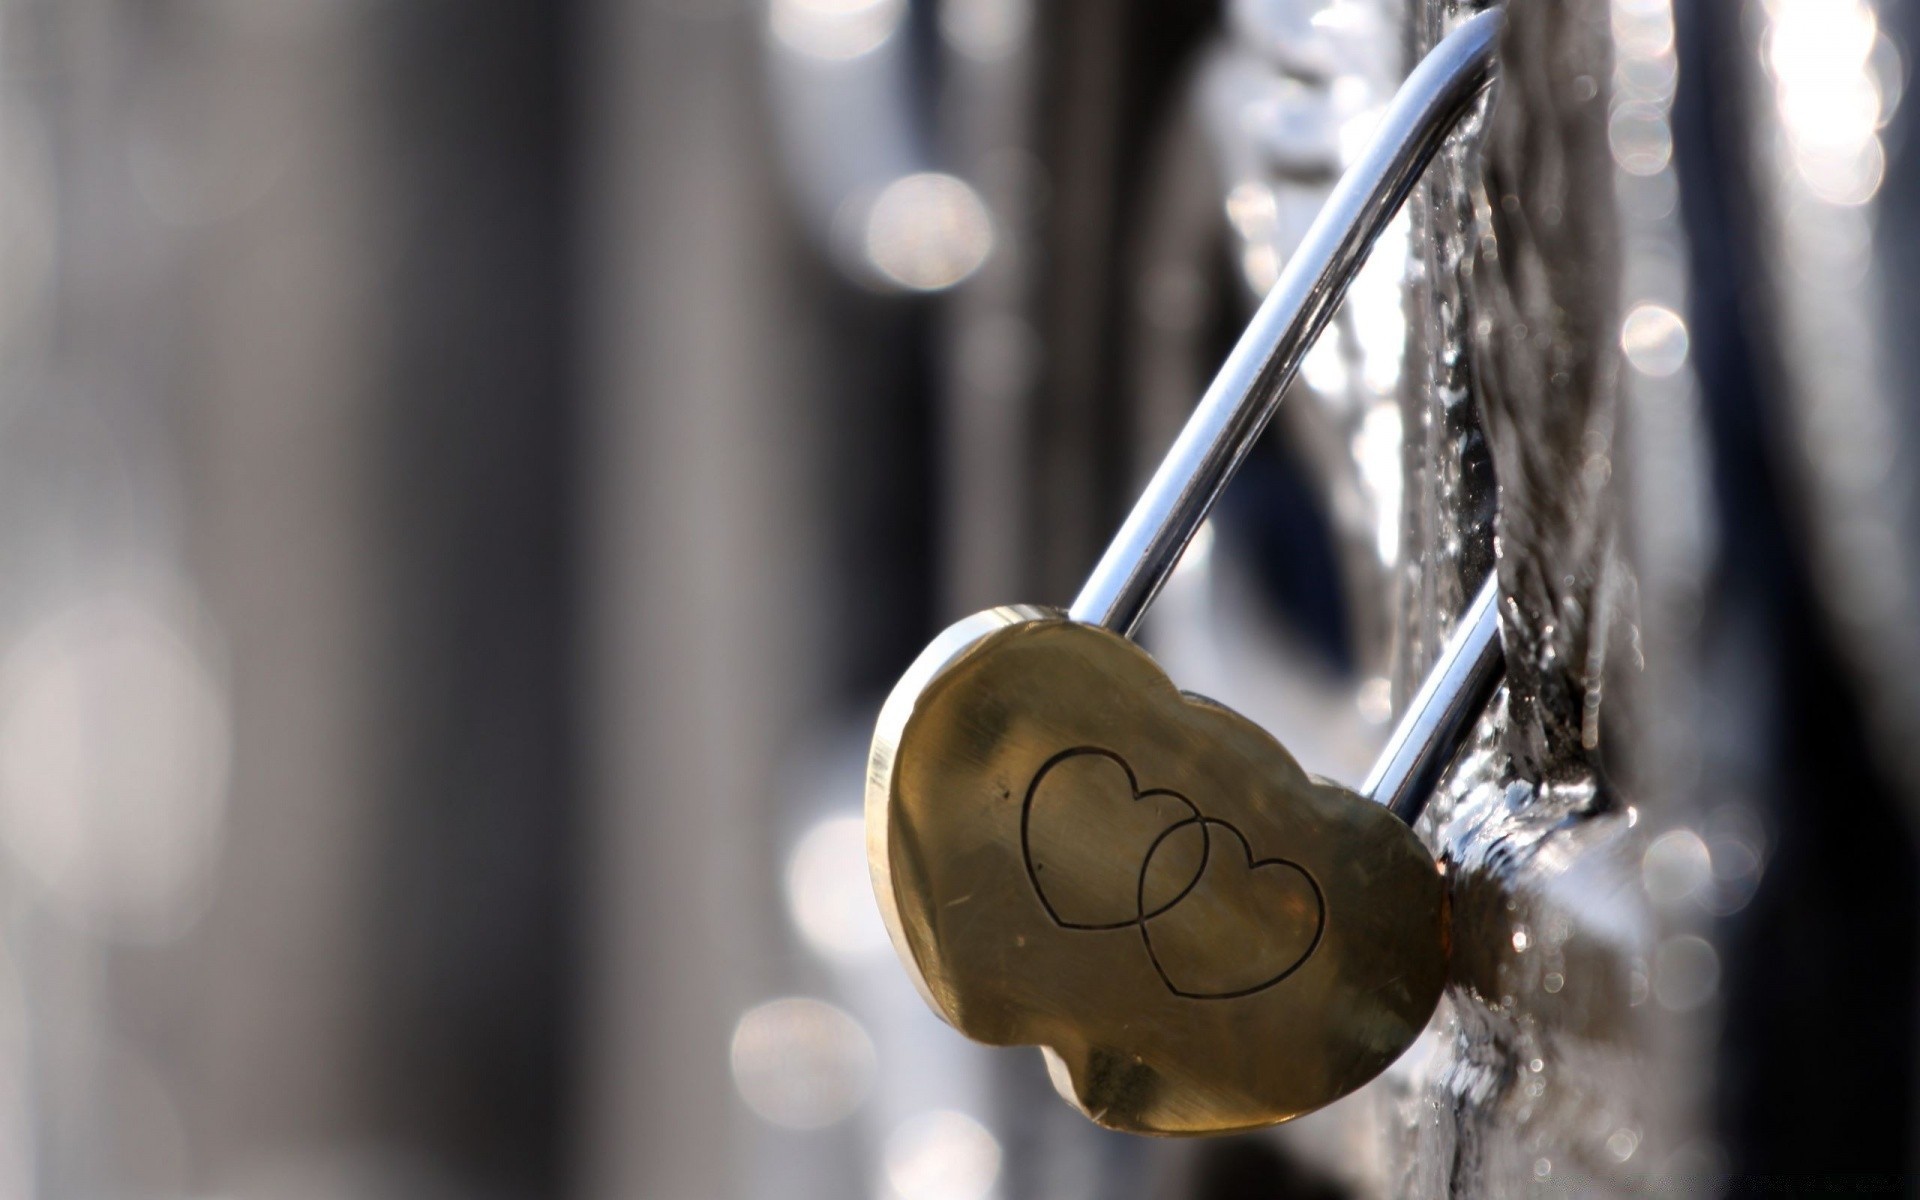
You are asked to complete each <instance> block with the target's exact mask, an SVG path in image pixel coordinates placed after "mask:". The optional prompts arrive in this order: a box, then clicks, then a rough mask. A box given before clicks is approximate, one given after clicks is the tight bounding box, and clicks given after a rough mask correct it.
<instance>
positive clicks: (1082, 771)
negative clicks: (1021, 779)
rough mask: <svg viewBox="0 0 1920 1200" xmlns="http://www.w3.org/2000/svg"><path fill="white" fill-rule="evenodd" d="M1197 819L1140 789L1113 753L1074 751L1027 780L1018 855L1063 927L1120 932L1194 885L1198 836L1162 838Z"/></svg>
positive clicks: (1173, 796) (1174, 802)
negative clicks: (1118, 930)
mask: <svg viewBox="0 0 1920 1200" xmlns="http://www.w3.org/2000/svg"><path fill="white" fill-rule="evenodd" d="M1199 818H1200V810H1198V809H1196V808H1195V807H1194V806H1193V802H1192V801H1190V800H1188V799H1187V798H1186V797H1185V796H1182V795H1180V794H1179V793H1178V792H1174V791H1170V790H1168V789H1166V788H1148V789H1146V790H1144V791H1143V790H1141V788H1140V783H1139V781H1138V780H1137V779H1135V778H1134V776H1133V770H1132V769H1131V768H1130V767H1128V766H1127V762H1126V760H1125V759H1123V758H1121V757H1120V756H1119V755H1118V754H1116V753H1114V752H1113V751H1111V750H1106V749H1102V748H1099V747H1091V746H1084V747H1075V748H1073V749H1070V750H1063V751H1061V752H1060V753H1059V754H1056V755H1054V756H1053V757H1052V758H1050V759H1048V760H1047V762H1046V765H1044V766H1042V767H1041V768H1040V771H1039V773H1038V774H1036V775H1035V776H1034V777H1033V783H1032V784H1031V785H1030V786H1029V787H1028V789H1027V799H1026V806H1025V811H1024V812H1022V813H1021V825H1020V842H1021V851H1022V853H1023V854H1024V855H1025V856H1026V860H1027V873H1028V874H1029V875H1030V876H1031V877H1032V879H1033V890H1034V892H1035V893H1036V894H1037V895H1038V896H1039V898H1040V903H1041V904H1042V905H1043V906H1045V908H1046V910H1047V915H1049V916H1051V917H1052V918H1053V919H1054V920H1055V921H1056V922H1057V923H1059V924H1060V925H1061V926H1062V927H1063V928H1066V929H1086V930H1096V929H1124V928H1126V927H1128V926H1130V925H1132V924H1134V923H1135V922H1136V921H1138V920H1139V919H1140V916H1141V913H1142V912H1145V913H1146V914H1147V915H1148V916H1153V915H1157V914H1159V913H1162V912H1164V911H1166V909H1167V908H1168V906H1170V905H1172V904H1173V903H1174V902H1175V901H1176V900H1178V899H1179V898H1180V897H1181V896H1182V895H1184V894H1185V893H1186V891H1187V890H1188V889H1189V888H1191V887H1192V886H1193V884H1194V883H1195V882H1196V881H1197V880H1198V878H1199V875H1200V868H1201V865H1202V863H1203V862H1204V861H1205V855H1204V848H1205V845H1206V841H1205V837H1204V835H1199V834H1197V832H1196V836H1193V837H1190V838H1186V837H1171V836H1170V835H1172V834H1173V833H1174V831H1175V830H1176V829H1178V828H1180V827H1182V826H1186V825H1191V824H1192V823H1193V822H1196V821H1198V820H1199ZM1155 851H1158V853H1155ZM1143 863H1147V864H1150V866H1149V869H1147V870H1144V871H1143V870H1142V869H1141V864H1143Z"/></svg>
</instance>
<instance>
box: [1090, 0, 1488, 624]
mask: <svg viewBox="0 0 1920 1200" xmlns="http://www.w3.org/2000/svg"><path fill="white" fill-rule="evenodd" d="M1502 20H1503V14H1502V13H1501V11H1500V10H1499V9H1497V8H1495V9H1490V10H1488V11H1486V12H1483V13H1480V14H1478V15H1477V16H1474V17H1471V18H1469V19H1467V20H1466V21H1463V22H1462V23H1461V24H1460V26H1459V27H1458V28H1457V29H1455V30H1454V31H1453V32H1452V33H1450V34H1448V35H1447V36H1446V37H1445V38H1443V39H1441V42H1440V44H1439V45H1437V46H1435V47H1434V48H1433V50H1432V51H1431V52H1429V53H1428V54H1427V56H1426V57H1425V58H1423V59H1421V60H1420V64H1419V65H1418V66H1416V67H1415V68H1414V69H1413V73H1412V74H1411V75H1409V76H1407V81H1406V82H1405V83H1404V84H1402V85H1401V86H1400V90H1399V91H1398V92H1396V93H1395V94H1394V97H1393V102H1392V103H1391V104H1389V105H1388V107H1387V111H1386V114H1385V115H1384V116H1383V117H1382V118H1381V121H1380V126H1379V128H1378V129H1377V130H1376V131H1375V132H1374V135H1373V138H1372V140H1371V141H1369V142H1368V143H1367V147H1366V149H1365V150H1364V151H1363V152H1362V153H1361V155H1360V158H1359V160H1358V161H1356V162H1355V163H1354V164H1353V165H1352V166H1351V167H1349V168H1348V169H1347V172H1346V174H1344V175H1342V176H1341V177H1340V182H1339V183H1338V184H1336V185H1335V186H1334V189H1333V192H1332V194H1331V195H1330V196H1328V197H1327V203H1326V205H1325V206H1324V207H1323V208H1321V210H1320V213H1319V215H1318V216H1316V217H1315V218H1314V221H1313V224H1312V226H1311V227H1309V228H1308V230H1307V234H1306V237H1305V238H1304V239H1303V240H1302V241H1301V243H1300V247H1299V249H1298V250H1296V251H1294V253H1293V255H1292V257H1291V258H1289V259H1288V260H1287V264H1286V267H1285V268H1284V269H1283V270H1282V271H1281V272H1280V278H1279V280H1278V281H1277V282H1276V283H1275V284H1274V285H1273V289H1272V290H1271V291H1269V292H1268V293H1267V296H1266V299H1265V300H1263V301H1261V304H1260V307H1259V309H1258V310H1257V311H1256V312H1255V313H1254V315H1253V320H1252V321H1250V322H1249V323H1248V324H1247V329H1246V332H1245V333H1242V334H1241V335H1240V340H1239V342H1237V343H1236V344H1235V345H1234V347H1233V352H1232V353H1231V354H1229V355H1228V356H1227V361H1226V363H1225V364H1224V365H1222V366H1221V368H1220V371H1219V373H1218V374H1216V375H1215V376H1214V377H1213V382H1212V383H1211V384H1209V385H1208V387H1207V391H1206V394H1205V395H1203V396H1202V397H1201V398H1200V404H1199V406H1198V407H1197V408H1196V409H1194V413H1193V415H1192V416H1191V417H1189V418H1188V419H1187V424H1186V426H1185V428H1183V429H1181V431H1180V436H1179V437H1178V438H1176V439H1174V443H1173V448H1172V449H1170V450H1169V451H1168V452H1167V456H1166V458H1165V459H1163V460H1162V461H1161V463H1160V467H1159V469H1158V470H1156V471H1155V472H1154V473H1153V478H1152V480H1151V481H1149V482H1148V484H1147V487H1146V490H1145V491H1144V492H1143V493H1142V494H1141V496H1140V499H1139V501H1138V502H1137V503H1136V504H1135V505H1134V506H1133V511H1132V512H1131V513H1129V514H1127V519H1126V522H1125V523H1124V524H1123V525H1121V526H1120V532H1119V533H1117V534H1116V535H1114V539H1113V542H1112V544H1110V545H1109V546H1108V547H1107V551H1106V553H1105V554H1103V555H1102V556H1101V558H1100V562H1099V564H1098V565H1097V566H1095V567H1094V569H1093V574H1092V575H1090V576H1088V578H1087V582H1086V585H1085V586H1084V587H1082V588H1081V589H1080V594H1079V595H1078V596H1077V597H1075V598H1074V601H1073V606H1072V607H1071V608H1070V609H1068V615H1069V616H1071V617H1072V618H1073V619H1074V620H1076V621H1080V622H1083V623H1085V624H1089V625H1100V626H1104V627H1105V628H1107V629H1111V630H1113V631H1114V632H1116V633H1120V634H1131V633H1132V632H1133V630H1134V627H1135V626H1136V625H1138V624H1139V622H1140V618H1141V616H1142V615H1143V614H1145V612H1146V611H1147V606H1148V605H1149V604H1151V603H1153V598H1154V597H1155V596H1156V595H1158V594H1159V591H1160V586H1161V585H1162V584H1163V583H1165V582H1166V579H1167V576H1168V575H1169V574H1171V573H1172V571H1173V568H1174V566H1175V565H1176V564H1178V562H1179V561H1180V555H1181V554H1182V553H1183V552H1184V551H1185V550H1186V548H1187V543H1188V542H1189V541H1190V540H1192V538H1193V535H1194V531H1195V530H1197V529H1199V528H1200V523H1201V522H1202V521H1204V520H1206V517H1207V513H1208V512H1209V511H1210V510H1211V509H1212V508H1213V505H1214V501H1216V500H1217V499H1219V497H1220V493H1221V491H1223V490H1224V489H1225V488H1226V486H1227V481H1228V480H1230V479H1232V478H1233V473H1234V471H1235V470H1237V469H1238V468H1239V466H1240V463H1241V461H1242V460H1244V459H1245V458H1246V456H1247V452H1248V451H1249V450H1250V449H1252V447H1253V443H1254V441H1255V440H1256V439H1257V438H1258V437H1259V436H1260V433H1261V431H1262V430H1264V429H1265V428H1266V427H1267V422H1268V421H1270V420H1271V419H1272V418H1273V414H1274V410H1275V409H1277V408H1278V407H1279V406H1280V398H1281V396H1282V395H1283V394H1284V393H1285V392H1286V389H1287V385H1288V384H1289V383H1290V382H1292V380H1293V377H1294V374H1295V372H1297V371H1298V370H1299V369H1300V361H1301V359H1303V358H1304V357H1306V353H1307V351H1308V350H1309V349H1310V348H1311V347H1312V346H1313V343H1314V342H1315V341H1316V340H1317V339H1318V338H1319V336H1320V332H1321V330H1323V329H1325V328H1326V325H1327V322H1328V321H1329V320H1330V319H1332V317H1333V313H1334V310H1335V309H1337V308H1338V307H1339V306H1340V301H1341V300H1342V299H1343V298H1345V296H1346V293H1347V286H1348V285H1349V284H1350V283H1351V282H1352V281H1353V277H1354V275H1355V274H1356V273H1357V272H1358V271H1359V269H1360V267H1361V264H1363V263H1364V262H1366V259H1367V254H1368V252H1369V251H1370V250H1372V249H1373V244H1374V242H1375V241H1376V240H1378V238H1379V236H1380V233H1381V231H1382V230H1384V229H1385V228H1386V227H1387V224H1388V223H1389V222H1391V221H1392V220H1393V218H1394V215H1395V214H1396V213H1398V212H1399V211H1400V206H1401V204H1402V203H1403V202H1404V201H1405V200H1406V198H1407V195H1408V193H1409V192H1411V191H1412V190H1413V185H1414V184H1415V183H1416V182H1417V181H1418V180H1419V178H1420V175H1421V173H1422V172H1423V171H1425V170H1426V167H1427V163H1428V162H1430V161H1431V160H1432V158H1433V156H1434V153H1435V152H1436V151H1437V150H1438V149H1439V148H1440V143H1441V142H1442V141H1443V140H1445V138H1446V135H1447V134H1448V133H1449V132H1451V131H1452V129H1453V127H1454V126H1455V125H1456V124H1458V123H1459V121H1460V118H1461V117H1462V116H1464V115H1465V114H1466V112H1467V111H1468V109H1469V108H1470V107H1471V106H1472V104H1473V101H1474V100H1475V98H1476V97H1478V95H1479V94H1480V91H1481V89H1482V88H1484V87H1485V86H1486V85H1487V82H1488V81H1489V79H1490V78H1491V77H1492V69H1493V59H1494V51H1495V48H1496V47H1497V46H1498V44H1499V38H1500V28H1501V23H1502Z"/></svg>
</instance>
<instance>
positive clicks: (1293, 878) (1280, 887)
mask: <svg viewBox="0 0 1920 1200" xmlns="http://www.w3.org/2000/svg"><path fill="white" fill-rule="evenodd" d="M1201 828H1202V830H1203V831H1204V832H1205V834H1206V836H1207V841H1206V849H1205V853H1204V856H1203V858H1202V862H1201V869H1200V872H1199V875H1198V877H1197V878H1196V879H1195V880H1194V882H1193V884H1192V886H1191V887H1190V888H1189V889H1188V890H1187V891H1186V892H1185V893H1183V894H1182V895H1181V897H1180V901H1179V903H1177V904H1169V905H1164V906H1162V907H1161V908H1160V910H1159V911H1158V912H1148V911H1145V910H1144V908H1143V910H1142V915H1141V918H1140V937H1141V939H1142V940H1143V941H1145V943H1146V946H1147V953H1148V954H1149V955H1151V956H1152V958H1153V965H1154V966H1155V967H1156V968H1158V969H1159V971H1160V977H1161V978H1162V979H1164V980H1166V982H1167V987H1169V988H1171V989H1172V990H1173V991H1174V992H1176V993H1178V994H1179V995H1182V996H1189V997H1192V998H1194V999H1196V1000H1228V999H1233V998H1234V997H1237V996H1248V995H1252V994H1253V993H1255V992H1258V991H1261V990H1263V989H1265V988H1270V987H1272V986H1273V985H1274V984H1276V983H1279V982H1280V981H1281V980H1283V979H1285V978H1286V977H1287V976H1288V975H1291V974H1292V973H1293V972H1294V971H1295V970H1297V969H1298V968H1299V967H1300V965H1301V964H1302V963H1304V962H1306V961H1307V958H1308V956H1309V955H1311V954H1312V953H1313V952H1314V950H1315V948H1316V947H1318V946H1319V944H1320V935H1321V933H1322V932H1324V930H1325V929H1326V923H1327V905H1326V901H1325V900H1324V899H1322V897H1321V895H1320V885H1319V884H1318V883H1316V882H1314V878H1313V876H1312V875H1310V874H1308V873H1307V870H1306V868H1305V867H1302V866H1301V865H1300V864H1299V863H1297V862H1294V861H1292V860H1291V859H1285V858H1263V859H1259V860H1257V861H1256V860H1255V859H1254V857H1253V847H1251V846H1249V845H1248V844H1247V839H1246V837H1245V835H1243V834H1242V833H1241V832H1240V831H1239V830H1238V829H1235V828H1234V827H1233V826H1232V825H1230V824H1228V823H1227V822H1225V821H1220V820H1215V819H1213V818H1210V817H1209V818H1203V819H1202V821H1201ZM1176 833H1177V831H1176V830H1171V829H1170V830H1168V831H1167V835H1166V836H1165V837H1163V838H1162V840H1161V841H1159V842H1156V843H1155V844H1154V847H1153V850H1152V851H1150V852H1149V854H1148V856H1147V869H1148V871H1151V870H1152V869H1153V865H1154V863H1155V861H1156V860H1157V859H1158V858H1160V857H1161V855H1162V853H1163V847H1177V843H1178V841H1179V840H1180V839H1179V838H1177V837H1176V836H1174V835H1175V834H1176ZM1174 853H1176V854H1180V851H1179V850H1178V849H1177V848H1176V849H1175V850H1174ZM1181 857H1184V855H1181ZM1181 869H1183V870H1184V869H1185V867H1184V864H1182V868H1181ZM1142 878H1143V879H1144V878H1145V874H1144V873H1143V875H1142Z"/></svg>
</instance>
